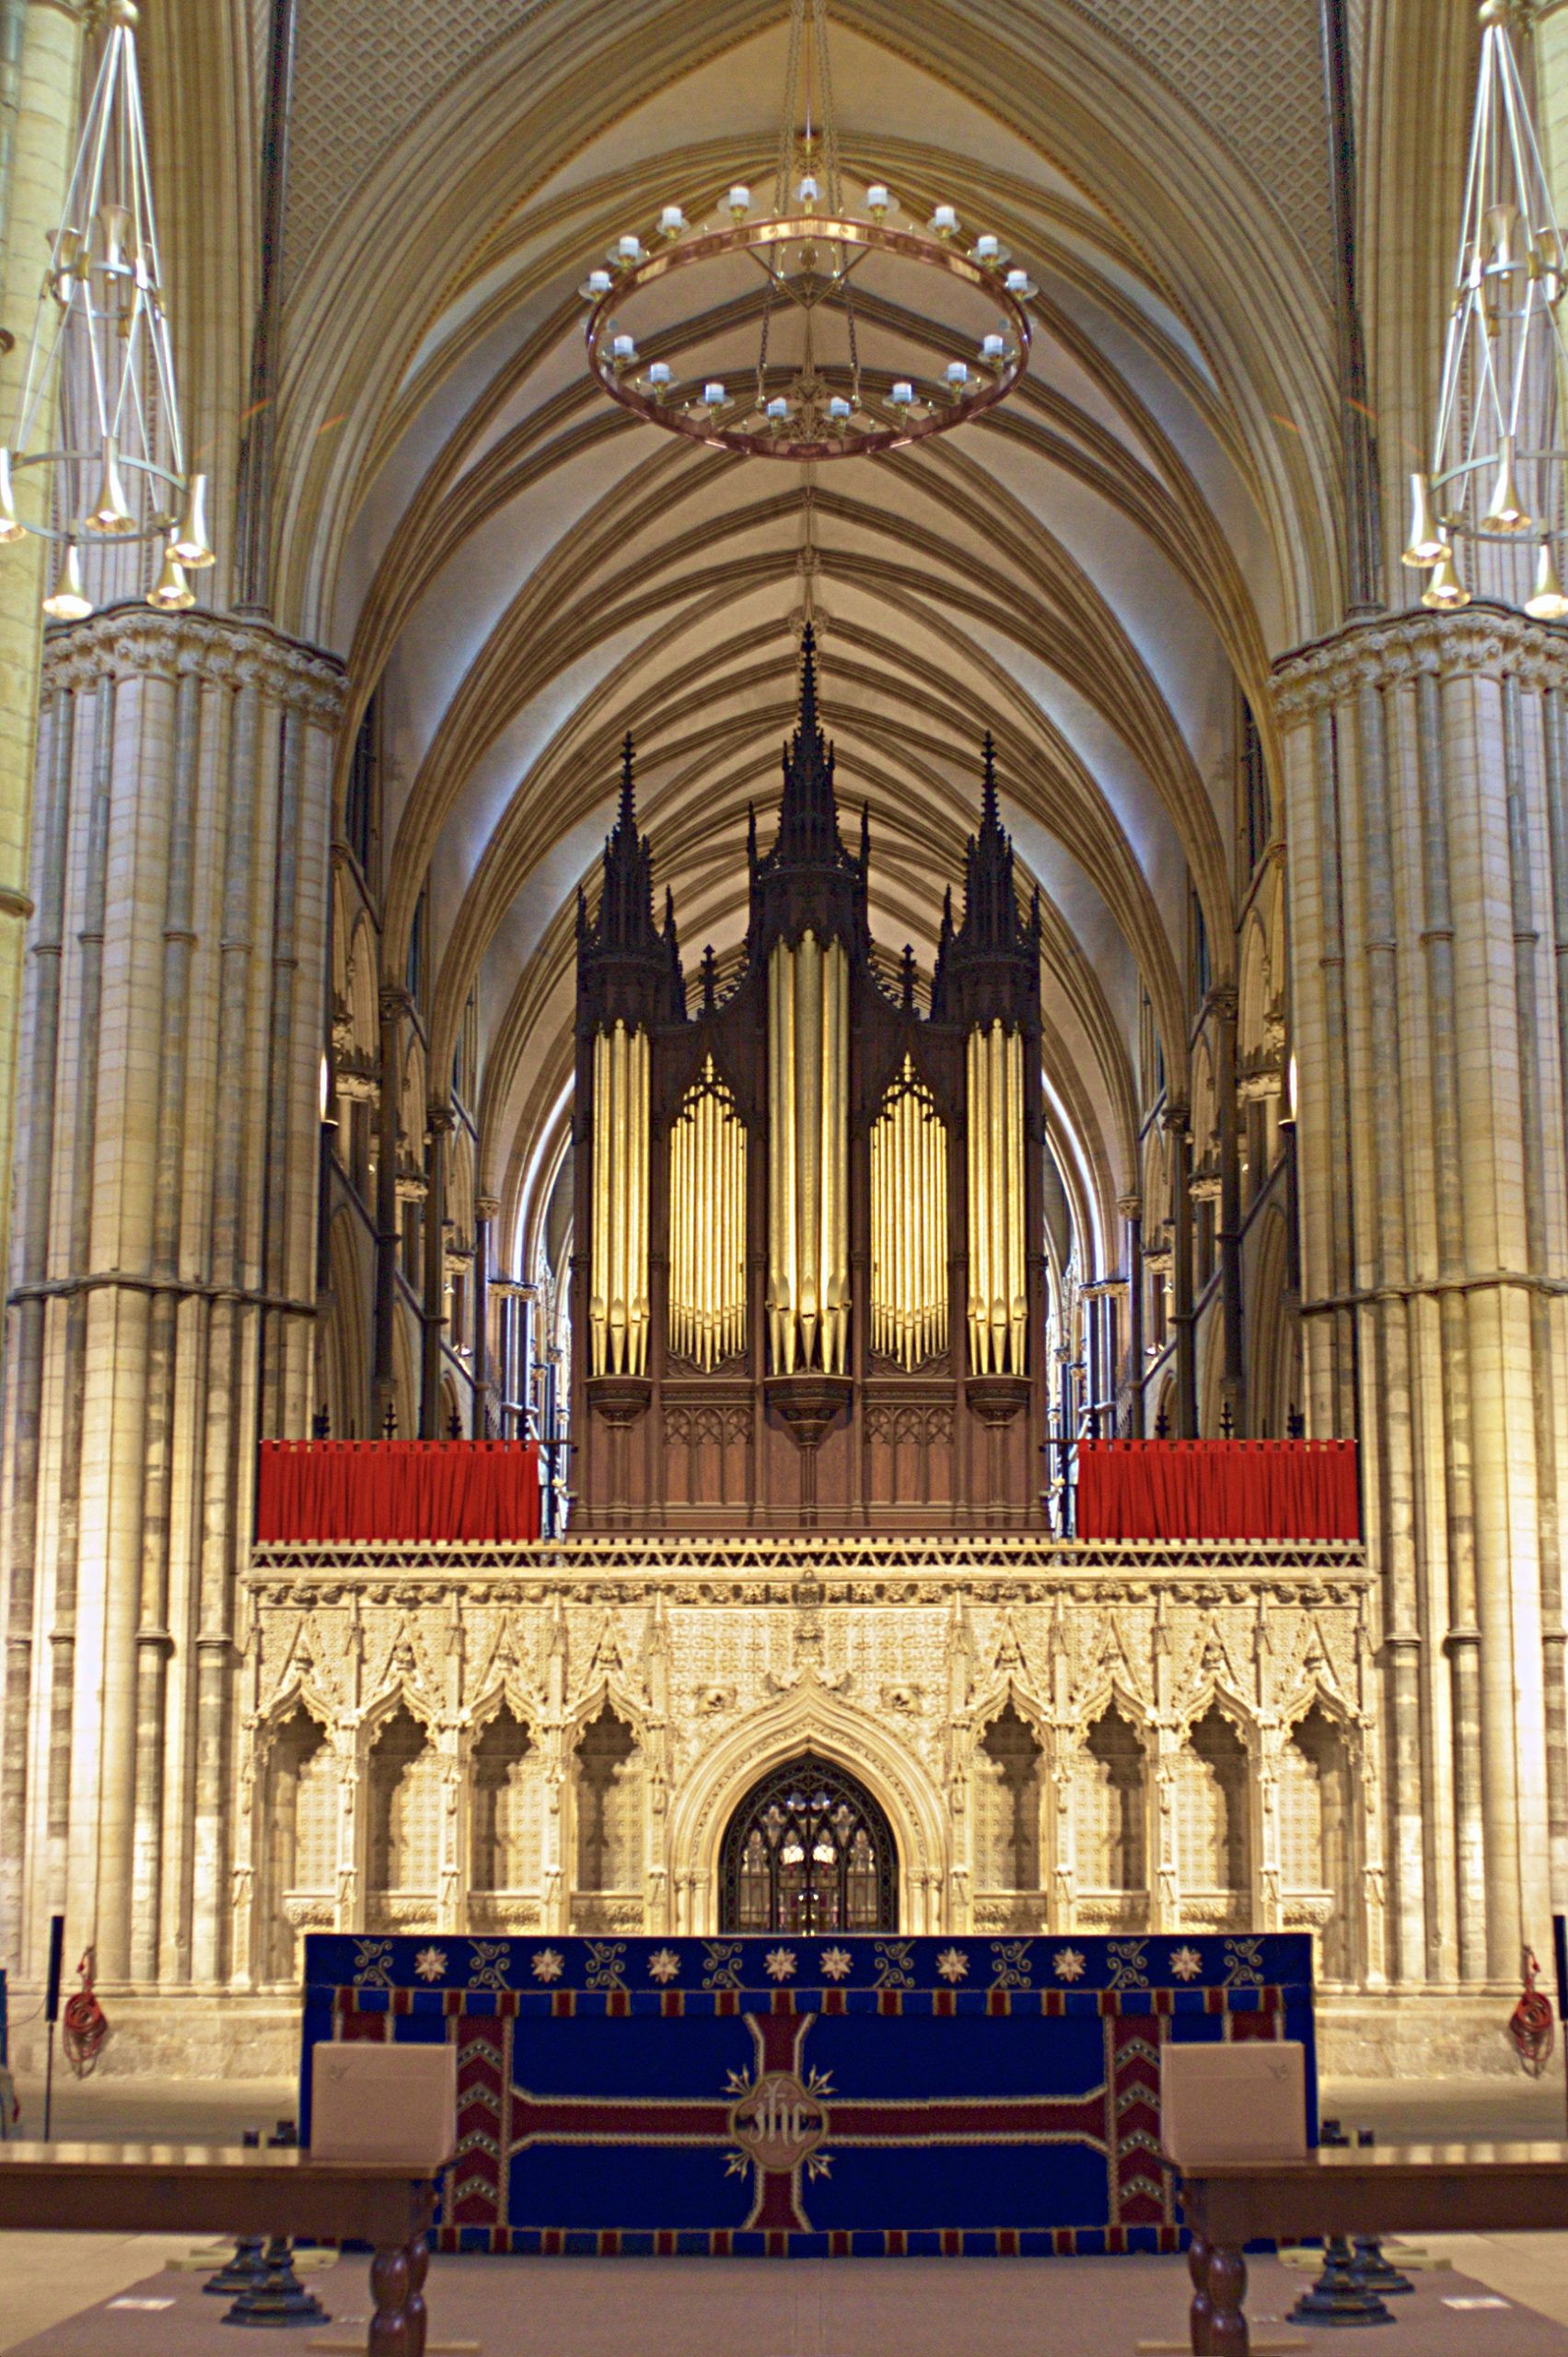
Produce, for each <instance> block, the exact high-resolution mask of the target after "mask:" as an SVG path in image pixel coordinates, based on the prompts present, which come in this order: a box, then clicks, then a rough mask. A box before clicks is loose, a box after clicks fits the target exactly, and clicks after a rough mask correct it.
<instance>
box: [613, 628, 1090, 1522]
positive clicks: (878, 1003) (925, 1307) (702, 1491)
mask: <svg viewBox="0 0 1568 2357" xmlns="http://www.w3.org/2000/svg"><path fill="white" fill-rule="evenodd" d="M802 654H803V659H802V666H801V692H800V716H799V725H798V726H797V728H796V731H795V734H794V736H793V737H791V739H790V742H789V744H788V747H787V748H786V749H785V752H784V792H783V796H782V799H781V802H780V806H779V814H778V827H777V832H776V834H775V836H774V840H773V842H772V847H771V848H770V849H769V850H767V851H765V852H764V851H762V850H761V849H760V848H759V844H758V840H757V826H756V821H755V819H753V821H752V825H751V830H750V839H749V843H748V845H747V848H746V858H747V863H748V868H749V884H750V919H749V927H748V931H747V936H746V945H745V952H744V957H743V960H742V964H741V968H740V972H739V975H738V978H737V979H736V981H734V982H733V984H732V985H731V986H730V987H729V988H728V989H726V991H724V992H723V993H721V992H720V990H719V988H718V985H717V980H716V974H715V968H714V959H713V956H712V953H711V952H709V953H707V954H705V955H704V957H703V961H702V967H701V970H700V977H699V981H698V983H697V988H696V991H695V993H694V996H695V1000H696V1004H695V1005H694V1006H693V1005H691V1004H689V998H688V989H687V982H686V977H685V973H684V971H683V969H682V965H681V958H680V951H679V940H678V936H677V931H676V917H675V908H674V903H673V900H670V899H669V898H668V896H667V901H666V914H665V920H664V923H663V926H662V928H661V927H659V926H658V925H657V924H656V922H655V917H654V900H653V871H652V853H651V849H650V845H649V843H648V840H647V838H646V836H645V834H644V833H643V832H642V830H641V829H640V828H639V826H638V822H637V815H636V807H635V794H634V785H633V765H632V746H631V741H630V739H628V742H627V747H626V756H625V767H624V773H623V778H622V786H621V809H620V814H619V817H618V819H617V821H616V825H615V828H614V830H613V832H612V833H611V835H610V839H609V841H608V842H607V844H606V847H605V853H604V871H603V883H602V888H601V891H600V894H599V898H598V908H597V910H596V911H594V912H593V913H592V914H591V915H590V912H589V910H588V906H587V899H586V897H585V899H584V900H582V902H581V903H580V905H579V911H578V938H577V950H578V954H577V1027H576V1041H577V1054H576V1111H575V1132H574V1134H575V1189H576V1200H575V1235H576V1237H577V1239H578V1245H577V1250H576V1254H575V1259H574V1261H573V1277H572V1282H573V1296H572V1332H573V1338H574V1339H573V1347H574V1353H575V1364H574V1386H575V1405H574V1417H573V1433H574V1438H575V1442H576V1445H577V1448H576V1457H575V1465H574V1487H575V1492H576V1499H577V1503H576V1506H575V1527H577V1528H578V1529H586V1530H590V1531H591V1530H611V1529H616V1528H628V1527H631V1528H645V1529H658V1528H663V1529H671V1530H681V1529H687V1530H693V1531H697V1530H707V1531H723V1530H745V1529H777V1530H788V1529H800V1528H810V1527H823V1528H840V1529H843V1528H862V1529H867V1530H887V1531H898V1530H905V1529H919V1530H923V1531H929V1530H931V1529H933V1528H940V1527H953V1528H959V1529H961V1528H966V1527H969V1528H974V1527H1001V1528H1018V1529H1028V1528H1037V1527H1040V1525H1041V1522H1042V1511H1041V1503H1040V1487H1041V1477H1040V1465H1041V1457H1040V1447H1041V1444H1042V1442H1043V1440H1044V1437H1045V1401H1046V1393H1045V1369H1044V1366H1043V1364H1042V1361H1043V1349H1042V1340H1043V1333H1044V1318H1045V1290H1044V1288H1045V1261H1044V1252H1043V1245H1042V1237H1043V1225H1042V1209H1041V1185H1042V1155H1043V1146H1044V1132H1043V1126H1042V1115H1041V1102H1040V1098H1041V1086H1040V916H1039V908H1038V903H1037V905H1036V907H1035V909H1034V910H1033V911H1031V913H1030V915H1029V916H1028V918H1027V919H1026V918H1025V917H1024V916H1023V915H1022V914H1021V912H1020V911H1019V908H1018V904H1017V896H1016V888H1015V884H1014V878H1013V848H1012V844H1011V842H1010V841H1009V839H1008V837H1007V835H1006V834H1005V831H1004V830H1003V827H1002V823H1001V819H1000V815H999V812H998V807H997V798H996V784H995V778H994V774H993V763H992V753H991V747H990V741H989V739H987V742H986V748H985V756H984V784H983V790H982V798H981V816H980V825H979V829H978V830H977V832H976V833H975V834H974V835H973V836H972V837H971V838H970V844H969V851H968V858H967V864H966V872H965V875H964V878H963V884H964V909H963V916H962V921H961V922H960V923H958V924H955V923H954V921H953V916H952V909H951V896H950V895H949V900H948V908H947V913H946V914H945V916H944V919H943V924H942V934H941V940H940V944H939V946H938V950H937V957H936V964H935V971H934V973H933V975H932V978H931V985H930V993H929V1007H928V1010H926V1011H923V1010H922V1008H921V1006H920V1004H918V994H917V979H918V978H917V975H916V971H915V966H914V960H913V956H912V952H910V951H908V950H906V951H905V952H904V955H903V959H902V963H901V966H896V965H895V964H894V962H893V961H889V963H888V966H887V969H886V970H887V971H888V972H889V973H894V972H896V974H897V980H896V981H895V982H892V983H889V981H886V980H884V978H883V974H882V973H880V972H878V970H877V963H876V961H875V959H874V955H873V947H872V939H871V931H870V924H869V920H868V913H867V893H868V881H869V871H870V864H871V850H870V829H869V823H868V820H866V819H863V821H862V826H861V832H860V842H859V846H858V848H857V849H856V850H854V851H851V850H848V849H846V847H845V845H844V842H843V840H842V836H841V834H840V831H839V816H838V807H837V803H836V799H835V795H834V779H833V753H832V749H831V748H830V746H829V745H828V743H827V741H826V739H825V737H823V734H822V731H821V728H820V727H819V724H818V718H817V680H816V661H815V649H814V645H813V642H812V635H811V632H810V630H809V628H807V632H806V634H805V639H804V643H803V650H802ZM737 851H739V846H737Z"/></svg>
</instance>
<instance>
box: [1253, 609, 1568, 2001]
mask: <svg viewBox="0 0 1568 2357" xmlns="http://www.w3.org/2000/svg"><path fill="white" fill-rule="evenodd" d="M1565 695H1568V637H1565V636H1564V634H1563V633H1561V632H1559V631H1553V630H1550V629H1547V628H1544V627H1542V626H1541V625H1539V624H1537V623H1532V622H1530V621H1527V620H1525V619H1524V618H1523V617H1522V616H1519V615H1517V614H1514V613H1511V612H1504V611H1503V610H1497V609H1491V608H1486V607H1481V606H1479V605H1477V606H1472V607H1470V608H1469V609H1468V610H1466V611H1464V612H1463V613H1461V614H1458V615H1457V616H1437V615H1430V616H1429V615H1425V614H1421V613H1412V614H1405V615H1400V616H1399V617H1397V618H1394V619H1392V620H1388V619H1385V620H1383V621H1376V622H1369V623H1361V624H1354V625H1352V626H1351V627H1349V628H1347V629H1345V630H1342V631H1341V632H1339V633H1336V634H1335V635H1334V636H1333V637H1332V638H1330V639H1326V640H1324V641H1322V642H1321V643H1319V644H1317V645H1315V646H1311V647H1307V648H1306V649H1304V650H1302V651H1300V652H1298V653H1296V654H1294V655H1292V656H1288V657H1286V658H1285V659H1284V660H1283V661H1282V662H1281V663H1280V664H1279V665H1278V666H1277V668H1276V702H1277V711H1278V715H1279V719H1280V724H1281V726H1282V729H1283V742H1284V767H1285V784H1286V794H1287V802H1288V817H1289V827H1288V833H1289V841H1290V846H1291V865H1292V904H1291V905H1292V924H1291V935H1292V941H1291V955H1292V973H1293V1036H1294V1042H1295V1053H1296V1059H1297V1072H1298V1089H1299V1130H1298V1147H1299V1154H1300V1199H1301V1205H1302V1256H1303V1266H1302V1286H1303V1302H1302V1313H1303V1319H1304V1328H1305V1338H1306V1340H1305V1348H1306V1358H1307V1399H1308V1417H1309V1428H1310V1430H1311V1431H1312V1432H1313V1433H1314V1434H1348V1433H1353V1432H1355V1431H1356V1430H1357V1429H1358V1428H1359V1432H1360V1437H1361V1444H1362V1465H1363V1490H1364V1499H1365V1529H1366V1534H1367V1539H1368V1545H1369V1550H1370V1555H1371V1560H1372V1562H1373V1564H1374V1566H1375V1568H1376V1573H1377V1574H1378V1595H1379V1606H1380V1620H1379V1626H1378V1629H1377V1640H1378V1645H1379V1660H1380V1664H1381V1669H1382V1677H1383V1685H1384V1724H1385V1727H1386V1729H1387V1756H1386V1779H1385V1782H1386V1795H1387V1801H1386V1805H1387V1824H1388V1874H1389V1892H1388V1898H1389V1936H1390V1945H1391V1956H1390V1971H1391V1975H1392V1977H1393V1978H1394V1979H1395V1980H1398V1981H1402V1982H1406V1983H1411V1982H1416V1981H1420V1980H1456V1979H1458V1980H1469V1981H1475V1980H1493V1981H1497V1982H1499V1983H1502V1984H1504V1985H1507V1984H1509V1983H1510V1982H1513V1983H1515V1984H1516V1978H1517V1972H1518V1965H1519V1950H1520V1945H1521V1942H1522V1941H1525V1940H1527V1941H1529V1942H1530V1943H1532V1944H1533V1945H1535V1946H1536V1947H1537V1948H1538V1949H1539V1950H1540V1952H1541V1953H1542V1954H1544V1953H1545V1952H1546V1949H1545V1943H1546V1941H1547V1940H1548V1939H1549V1937H1550V1933H1551V1906H1552V1903H1553V1899H1555V1903H1556V1904H1557V1905H1558V1906H1559V1907H1561V1906H1562V1905H1563V1903H1564V1899H1565V1898H1568V1755H1565V1744H1564V1698H1563V1643H1564V1641H1563V1619H1562V1556H1561V1545H1560V1512H1561V1501H1560V1498H1559V1467H1560V1466H1562V1465H1563V1464H1564V1463H1568V1455H1565V1453H1564V1442H1565V1438H1568V1433H1565V1428H1564V1427H1565V1411H1568V1384H1565V1377H1568V1301H1565V1295H1568V1219H1565V1211H1568V1195H1565V1170H1564V1126H1563V1124H1564V1111H1565V1104H1568V1088H1565V1057H1568V801H1565V776H1568V729H1565V716H1564V698H1565ZM1358 1411H1359V1412H1358Z"/></svg>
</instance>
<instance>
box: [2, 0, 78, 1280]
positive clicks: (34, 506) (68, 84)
mask: <svg viewBox="0 0 1568 2357" xmlns="http://www.w3.org/2000/svg"><path fill="white" fill-rule="evenodd" d="M19 13H20V25H19V27H17V24H16V19H17V14H18V11H17V7H16V6H15V0H13V5H12V6H10V7H9V8H8V9H7V11H6V15H7V17H8V18H9V19H10V23H9V24H8V26H7V28H6V29H7V33H8V36H9V38H11V39H13V40H16V41H17V54H16V57H15V60H14V64H12V67H11V71H12V72H13V73H14V75H15V80H14V83H13V84H12V85H11V87H8V88H7V89H6V91H5V94H4V98H5V101H6V102H7V110H8V111H11V120H10V122H9V123H8V124H4V125H0V131H4V132H6V133H8V134H9V136H8V138H5V139H0V329H4V331H5V332H6V336H7V337H8V338H9V339H10V342H9V345H8V347H6V348H0V441H3V440H6V438H8V436H9V434H10V430H11V419H12V417H13V414H14V412H15V409H16V402H17V392H18V390H19V389H20V385H21V379H22V370H23V368H24V367H25V366H26V362H27V352H28V339H29V335H30V333H31V330H32V323H33V313H34V307H35V305H36V304H37V301H38V294H39V287H40V284H41V279H42V273H43V261H44V259H45V257H46V255H47V252H48V244H49V240H50V238H52V236H53V234H54V231H55V230H56V228H57V227H58V226H59V224H60V213H61V207H62V206H63V205H64V202H65V183H66V180H67V179H68V177H69V174H70V169H71V150H72V141H73V137H74V134H75V128H76V115H77V108H78V103H79V92H80V87H81V70H82V66H81V50H82V21H83V20H82V12H81V10H80V9H79V8H78V7H77V6H75V5H74V0H27V5H26V6H24V7H23V8H22V9H21V11H20V12H19ZM16 495H17V504H18V512H19V513H20V514H21V516H22V517H24V519H26V520H28V521H34V520H37V517H38V516H39V514H40V513H41V499H42V487H41V479H40V474H39V472H37V471H29V472H26V473H20V474H18V476H17V483H16ZM53 554H54V551H53V550H52V547H51V545H50V543H49V542H47V541H46V540H39V539H37V538H29V539H28V540H23V541H22V542H21V543H20V544H19V545H18V546H16V547H13V548H7V549H5V550H0V1239H3V1238H4V1235H5V1228H6V1196H7V1190H8V1189H9V1186H10V1179H11V1148H12V1141H13V1134H14V1132H13V1114H12V1108H13V1102H14V1098H13V1078H14V1073H15V1051H16V1039H17V1018H18V1015H19V1011H20V1000H21V976H22V945H23V936H24V933H25V929H26V925H27V921H28V919H29V917H30V916H31V914H32V902H31V900H29V896H28V890H27V884H28V866H29V837H30V832H31V815H32V792H33V755H34V747H35V741H36V736H37V727H38V667H39V656H40V649H41V641H42V635H43V614H42V610H41V602H40V601H41V598H43V595H44V593H45V590H46V589H47V587H48V566H49V562H50V559H51V557H52V555H53ZM0 1258H3V1249H0Z"/></svg>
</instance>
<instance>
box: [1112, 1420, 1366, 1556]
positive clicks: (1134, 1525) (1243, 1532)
mask: <svg viewBox="0 0 1568 2357" xmlns="http://www.w3.org/2000/svg"><path fill="white" fill-rule="evenodd" d="M1077 1530H1078V1536H1079V1538H1360V1537H1361V1507H1360V1501H1359V1499H1358V1496H1357V1492H1356V1478H1355V1443H1354V1441H1353V1440H1084V1441H1080V1442H1079V1443H1078V1515H1077Z"/></svg>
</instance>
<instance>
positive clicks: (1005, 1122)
mask: <svg viewBox="0 0 1568 2357" xmlns="http://www.w3.org/2000/svg"><path fill="white" fill-rule="evenodd" d="M968 1064H969V1248H970V1313H969V1315H970V1367H971V1369H972V1371H973V1373H974V1374H976V1375H1023V1374H1024V1373H1025V1372H1026V1371H1027V1366H1028V1286H1027V1282H1026V1277H1025V1269H1024V1038H1023V1033H1022V1032H1021V1031H1009V1030H1008V1029H1007V1028H1006V1027H1005V1025H1004V1024H1003V1022H1002V1020H1001V1018H1000V1017H998V1018H997V1020H996V1021H995V1022H994V1023H993V1024H992V1025H991V1027H990V1028H989V1030H984V1029H981V1027H980V1026H979V1025H977V1026H976V1027H975V1028H974V1029H973V1030H972V1031H971V1032H970V1039H969V1058H968Z"/></svg>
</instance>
